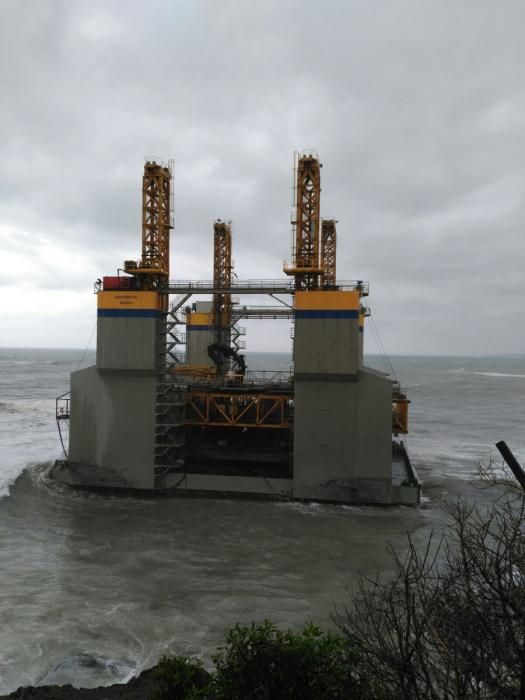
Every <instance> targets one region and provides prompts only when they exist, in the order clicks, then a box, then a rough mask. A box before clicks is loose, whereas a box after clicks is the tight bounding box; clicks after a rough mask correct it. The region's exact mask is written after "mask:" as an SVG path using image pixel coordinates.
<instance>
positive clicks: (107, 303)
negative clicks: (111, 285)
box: [97, 292, 162, 309]
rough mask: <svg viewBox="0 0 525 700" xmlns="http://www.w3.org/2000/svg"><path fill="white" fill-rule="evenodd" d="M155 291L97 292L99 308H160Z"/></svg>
mask: <svg viewBox="0 0 525 700" xmlns="http://www.w3.org/2000/svg"><path fill="white" fill-rule="evenodd" d="M160 297H161V295H160V294H158V293H157V292H99V293H98V294H97V306H98V308H99V309H162V302H161V298H160Z"/></svg>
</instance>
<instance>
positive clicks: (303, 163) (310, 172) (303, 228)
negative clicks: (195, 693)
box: [294, 155, 321, 289]
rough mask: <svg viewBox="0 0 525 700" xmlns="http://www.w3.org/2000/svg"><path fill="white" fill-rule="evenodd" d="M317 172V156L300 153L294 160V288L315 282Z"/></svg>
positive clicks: (311, 286) (317, 267)
mask: <svg viewBox="0 0 525 700" xmlns="http://www.w3.org/2000/svg"><path fill="white" fill-rule="evenodd" d="M320 199H321V172H320V165H319V160H318V159H317V158H316V157H314V156H312V155H304V156H301V157H300V158H299V160H298V163H297V183H296V217H295V222H294V224H295V288H296V289H315V288H317V287H318V286H319V274H320V272H321V267H320V264H319V224H320V214H319V211H320Z"/></svg>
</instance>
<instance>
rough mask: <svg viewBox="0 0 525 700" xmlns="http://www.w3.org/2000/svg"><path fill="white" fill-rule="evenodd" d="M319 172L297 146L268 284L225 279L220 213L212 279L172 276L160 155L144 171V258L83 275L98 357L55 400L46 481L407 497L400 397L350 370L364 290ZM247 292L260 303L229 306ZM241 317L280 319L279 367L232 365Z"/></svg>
mask: <svg viewBox="0 0 525 700" xmlns="http://www.w3.org/2000/svg"><path fill="white" fill-rule="evenodd" d="M320 168H321V164H320V163H319V159H318V157H317V156H316V155H315V154H312V153H303V154H296V158H295V188H294V190H295V191H294V199H295V201H294V215H293V221H292V225H293V239H294V244H293V251H292V262H290V263H285V265H284V269H283V272H284V273H285V275H284V276H283V277H282V278H281V279H279V280H247V281H241V280H240V279H238V278H237V276H236V275H235V276H234V274H233V266H232V228H231V224H230V223H226V222H224V221H220V220H218V221H217V222H215V224H214V226H213V234H214V260H213V279H212V280H210V281H181V280H177V281H172V280H170V275H169V272H170V269H169V265H170V233H171V230H172V229H173V188H172V184H173V179H172V170H173V168H172V163H171V162H170V163H169V164H168V165H167V166H166V165H164V164H162V163H157V162H156V161H148V162H147V163H146V164H145V167H144V177H143V186H142V257H141V259H140V260H139V261H136V260H126V261H125V262H124V266H123V268H122V269H119V270H118V272H117V275H116V276H113V277H104V278H103V279H102V280H97V282H96V283H95V292H96V293H97V307H98V309H97V352H96V365H95V366H92V367H88V368H86V369H82V370H79V371H76V372H74V373H73V374H72V375H71V387H70V393H69V392H68V394H66V395H64V396H62V397H60V398H59V399H57V423H58V426H59V432H60V436H61V440H62V445H63V447H64V452H65V455H66V458H65V459H64V460H58V461H57V462H56V463H55V465H54V467H53V468H52V471H51V475H52V477H53V478H56V479H57V480H60V481H62V482H64V483H67V484H70V485H73V486H77V487H84V488H111V489H138V490H148V491H159V492H173V493H176V494H195V495H197V494H198V495H202V494H215V495H221V494H229V495H231V494H238V495H251V496H254V495H257V496H266V497H274V498H276V497H277V498H292V499H300V500H316V501H329V502H335V503H337V502H339V503H377V504H391V503H406V504H413V505H416V504H417V503H419V497H420V484H419V481H418V478H417V475H416V473H415V471H414V469H413V467H412V465H411V463H410V460H409V458H408V454H407V452H406V449H405V445H404V443H403V441H402V440H401V439H400V436H403V435H404V434H406V433H407V432H408V403H409V401H408V399H407V396H406V394H405V393H404V392H402V391H401V388H400V386H399V385H398V383H397V382H395V381H393V380H392V379H391V378H390V377H389V376H388V375H386V374H384V373H381V372H378V371H376V370H372V369H369V368H366V367H365V366H364V364H363V334H364V325H365V317H366V316H367V315H368V313H369V311H368V308H367V307H366V305H365V303H364V298H365V297H366V296H367V295H368V284H367V283H366V282H364V281H362V280H358V281H354V282H339V281H338V280H337V279H336V242H337V236H336V223H337V222H336V220H334V219H321V216H320V194H321V177H320V172H321V170H320ZM248 295H257V297H261V296H262V295H268V296H269V297H270V298H271V299H272V305H266V306H249V305H244V301H243V303H242V304H241V303H240V297H241V296H242V297H243V298H246V297H247V296H248ZM194 296H199V297H200V298H202V297H203V296H204V297H205V299H207V300H206V301H194V302H192V297H194ZM276 301H277V302H278V305H276ZM243 319H260V320H261V321H262V320H263V319H285V320H286V319H288V320H289V321H291V324H292V338H293V365H292V368H291V370H290V373H284V372H257V371H253V370H252V369H250V368H248V367H247V366H246V361H245V357H244V355H242V354H241V352H240V351H241V350H242V349H243V347H244V342H243V340H242V336H243V334H244V329H243V328H242V327H240V326H239V322H241V321H242V320H243ZM66 426H67V428H66ZM68 431H69V433H68V437H69V439H68V440H67V441H66V439H65V437H66V434H67V432H68ZM67 443H68V444H67Z"/></svg>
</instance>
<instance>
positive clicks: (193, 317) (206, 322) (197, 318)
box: [186, 301, 217, 367]
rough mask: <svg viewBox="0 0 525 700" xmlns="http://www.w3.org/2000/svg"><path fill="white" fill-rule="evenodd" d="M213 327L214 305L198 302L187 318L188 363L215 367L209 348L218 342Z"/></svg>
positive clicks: (207, 302)
mask: <svg viewBox="0 0 525 700" xmlns="http://www.w3.org/2000/svg"><path fill="white" fill-rule="evenodd" d="M216 336H217V333H216V331H215V327H214V325H213V304H212V302H209V301H198V302H196V303H195V304H193V307H192V310H191V313H189V314H187V317H186V362H187V364H188V365H191V366H197V367H209V366H213V361H212V360H211V358H210V356H209V355H208V346H209V345H211V344H212V343H215V342H217V337H216Z"/></svg>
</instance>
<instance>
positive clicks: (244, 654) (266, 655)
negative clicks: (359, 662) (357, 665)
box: [213, 620, 364, 700]
mask: <svg viewBox="0 0 525 700" xmlns="http://www.w3.org/2000/svg"><path fill="white" fill-rule="evenodd" d="M353 661H354V659H353V654H352V649H351V645H350V643H349V642H348V640H346V639H345V638H344V637H342V636H337V635H334V634H331V633H329V632H328V633H325V632H322V631H321V630H320V629H319V628H318V627H315V626H314V625H311V624H310V625H307V626H306V627H305V628H304V630H303V631H302V632H300V633H295V632H291V631H286V632H281V631H280V630H278V629H277V628H276V627H275V626H274V625H273V624H272V623H271V622H269V621H268V620H266V621H264V622H263V623H261V624H255V623H252V624H251V625H250V626H249V627H243V626H240V625H236V626H235V627H234V629H232V630H231V631H230V632H229V633H228V635H227V637H226V645H225V646H224V647H222V648H221V649H219V652H218V653H217V655H216V656H215V657H214V663H215V668H216V672H215V680H214V684H213V688H214V695H213V697H214V698H217V700H226V699H228V700H241V699H242V700H251V699H252V698H253V699H254V700H255V698H257V700H266V699H268V700H270V699H271V700H277V699H279V698H290V699H292V698H301V699H304V700H308V699H311V700H324V699H325V698H326V699H328V698H330V700H336V699H337V698H354V697H364V696H363V695H362V694H361V691H362V690H363V689H362V684H361V683H360V682H359V679H358V678H355V677H354V676H353V675H352V669H353V667H354V664H353Z"/></svg>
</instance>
